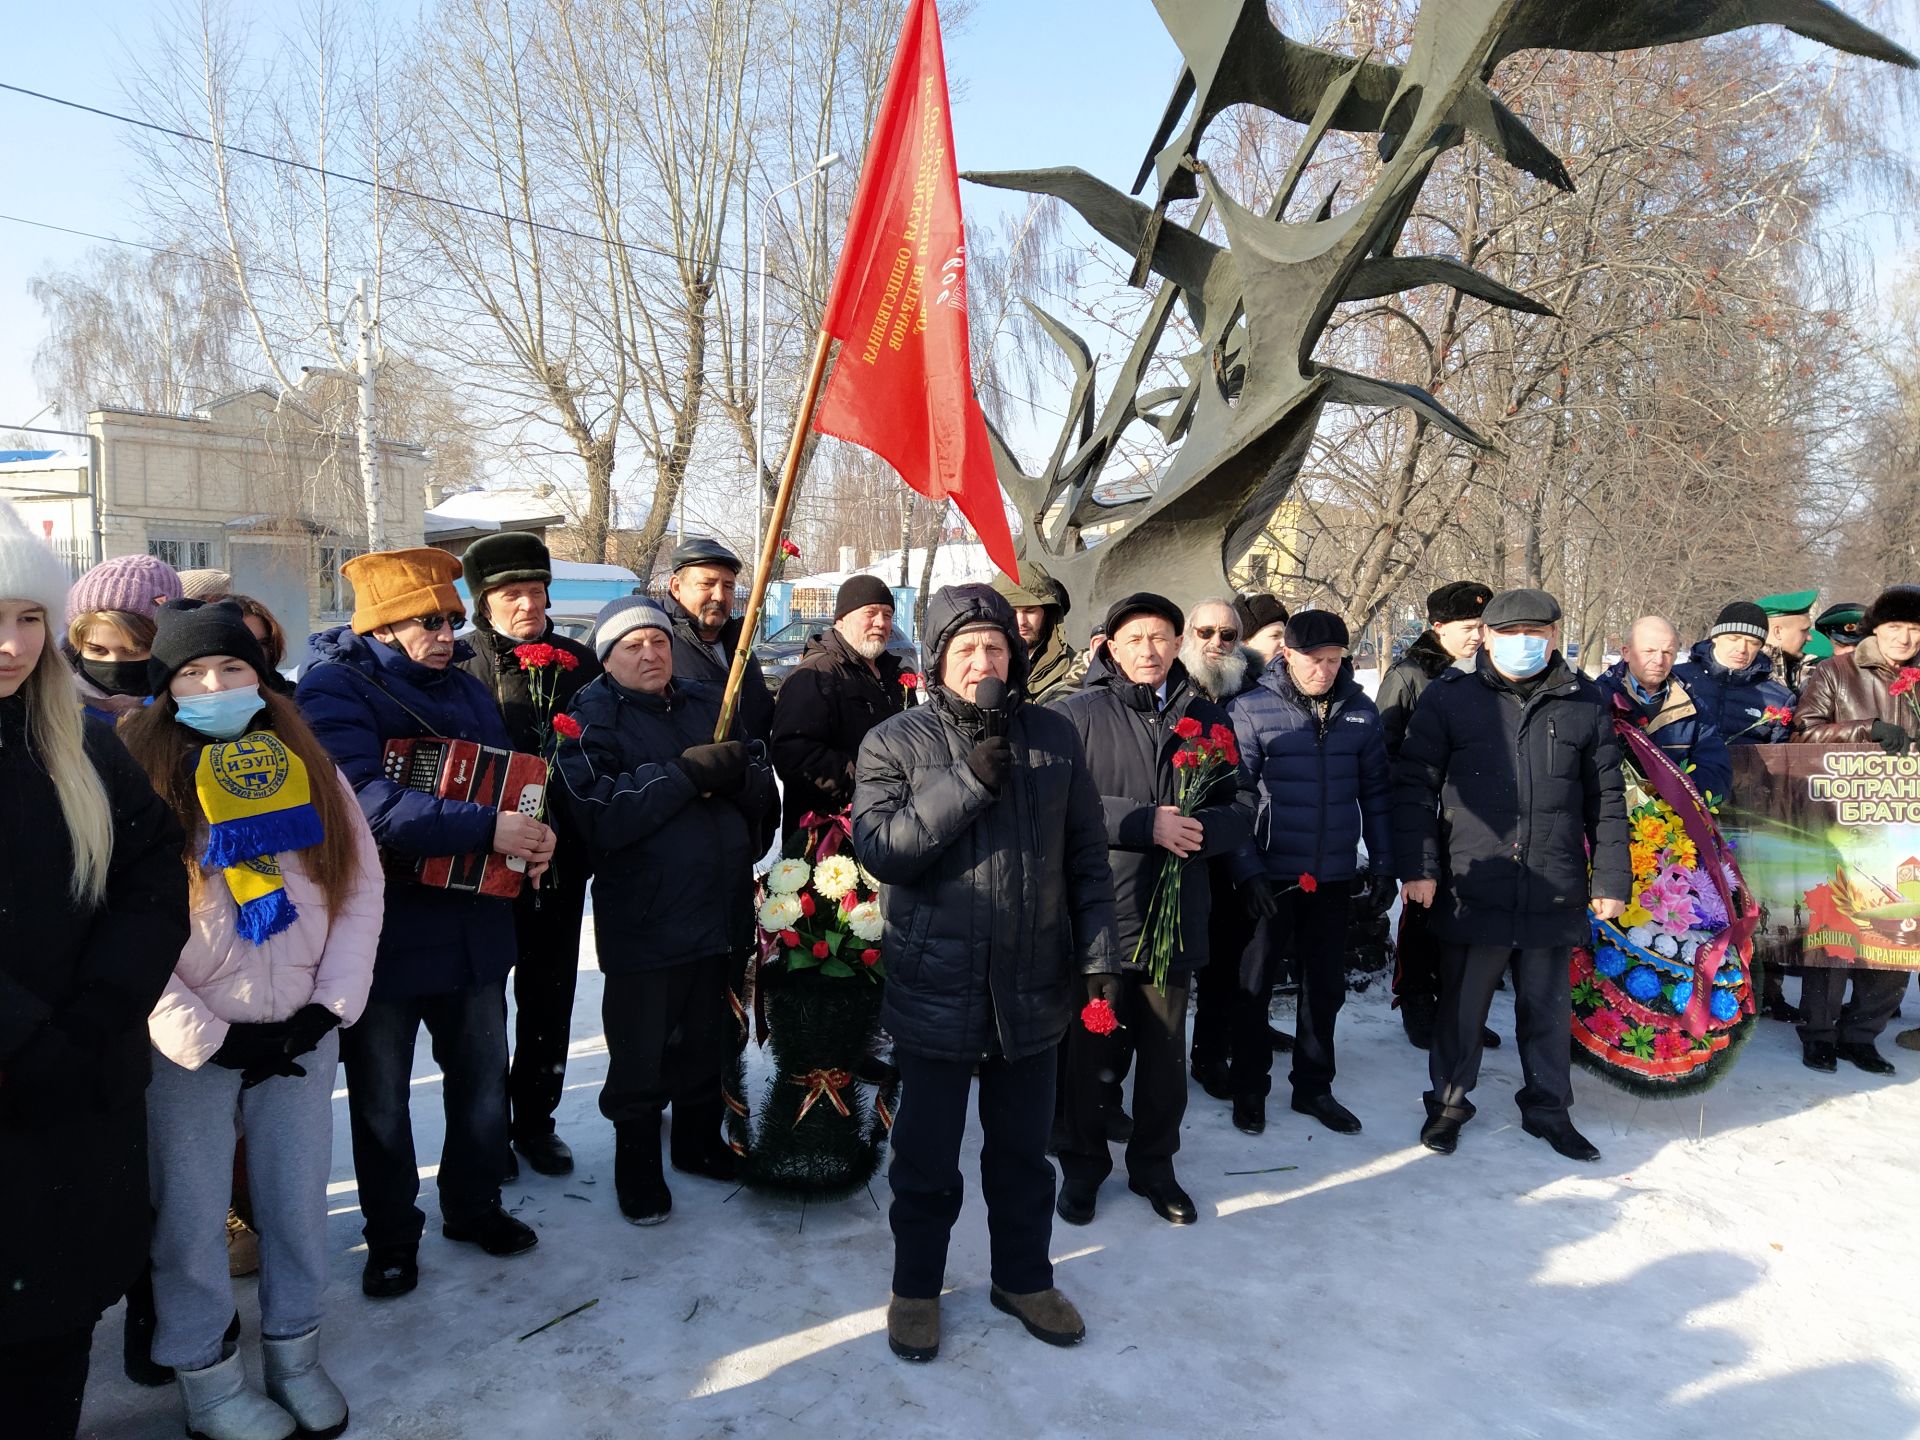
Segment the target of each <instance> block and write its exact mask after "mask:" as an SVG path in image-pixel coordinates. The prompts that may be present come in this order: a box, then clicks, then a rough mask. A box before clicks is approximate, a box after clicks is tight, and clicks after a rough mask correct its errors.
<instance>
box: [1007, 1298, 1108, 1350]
mask: <svg viewBox="0 0 1920 1440" xmlns="http://www.w3.org/2000/svg"><path fill="white" fill-rule="evenodd" d="M989 1298H990V1299H991V1300H992V1301H993V1308H994V1309H996V1310H1003V1311H1005V1312H1006V1313H1007V1314H1009V1315H1011V1316H1013V1318H1014V1319H1016V1320H1018V1321H1019V1322H1020V1323H1021V1324H1022V1325H1024V1326H1026V1327H1027V1333H1028V1334H1029V1335H1031V1336H1033V1338H1034V1339H1036V1340H1044V1341H1046V1342H1047V1344H1049V1345H1078V1344H1079V1343H1080V1342H1081V1341H1082V1340H1084V1339H1086V1338H1087V1322H1086V1321H1084V1320H1082V1319H1081V1318H1080V1312H1079V1311H1078V1310H1076V1309H1074V1308H1073V1302H1072V1301H1071V1300H1069V1299H1067V1297H1066V1296H1064V1295H1062V1294H1061V1293H1060V1292H1059V1291H1058V1290H1035V1291H1034V1292H1033V1293H1032V1294H1030V1295H1013V1294H1009V1293H1008V1292H1007V1291H1005V1290H1002V1289H1001V1288H1000V1287H999V1286H998V1285H995V1286H994V1287H993V1290H992V1293H991V1295H990V1296H989Z"/></svg>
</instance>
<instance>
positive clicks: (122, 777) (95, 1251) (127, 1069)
mask: <svg viewBox="0 0 1920 1440" xmlns="http://www.w3.org/2000/svg"><path fill="white" fill-rule="evenodd" d="M43 663H47V664H51V663H53V662H52V660H50V659H49V660H47V661H44V662H43ZM86 743H87V757H88V759H90V760H91V761H92V762H93V767H94V769H95V770H96V771H97V772H98V773H99V776H100V778H101V780H102V781H103V782H104V784H105V785H106V790H107V803H108V806H109V807H110V808H111V811H112V815H113V859H112V861H111V863H110V865H109V867H108V871H107V888H106V893H105V896H104V898H103V900H102V903H101V904H99V905H97V906H92V907H86V908H82V907H81V906H79V905H78V904H76V903H75V902H74V901H73V900H72V899H71V898H69V896H68V894H67V882H68V880H69V879H70V878H71V876H72V874H73V849H72V846H71V844H70V842H69V841H68V838H67V829H66V826H65V825H64V824H63V823H62V821H61V818H60V801H59V797H58V795H57V794H56V793H55V792H54V788H53V781H52V779H51V778H50V777H49V776H48V775H47V772H46V770H45V769H44V768H43V767H42V766H41V764H40V760H39V758H38V757H37V756H36V755H35V754H34V752H33V750H32V747H31V746H30V745H29V743H28V739H27V725H26V700H25V698H24V697H23V696H20V695H17V694H16V695H11V696H8V697H7V698H6V699H4V700H0V1175H4V1176H5V1177H6V1181H5V1183H4V1185H0V1276H4V1277H5V1281H6V1283H5V1284H0V1345H12V1344H15V1343H18V1342H20V1341H23V1340H34V1339H47V1338H50V1337H52V1336H55V1335H64V1334H67V1333H69V1332H71V1331H74V1330H77V1329H79V1328H80V1327H81V1326H83V1325H90V1324H92V1323H93V1321H94V1319H95V1318H96V1317H97V1316H98V1315H99V1314H100V1312H101V1311H102V1310H103V1309H105V1308H106V1307H107V1306H109V1305H111V1304H113V1302H114V1301H116V1300H118V1299H119V1298H120V1297H121V1296H122V1295H123V1294H125V1293H126V1288H127V1285H128V1284H129V1283H130V1282H131V1281H132V1280H133V1278H134V1277H135V1276H136V1275H138V1274H139V1273H140V1269H141V1267H142V1266H143V1265H144V1264H145V1263H146V1256H147V1233H148V1225H149V1221H150V1218H151V1210H150V1207H149V1205H148V1200H147V1158H146V1135H147V1112H146V1105H145V1101H144V1094H145V1091H146V1088H147V1077H148V1074H149V1071H148V1063H149V1059H150V1056H151V1054H152V1048H151V1046H150V1045H149V1043H148V1039H147V1016H148V1014H149V1013H150V1012H151V1011H152V1009H153V1007H154V1004H155V1002H157V1001H158V1000H159V998H160V992H161V991H162V990H164V989H165V988H166V984H167V979H168V977H169V976H171V975H172V974H173V967H174V965H175V964H176V963H177V962H178V961H179V959H180V950H181V947H182V946H184V945H185V944H186V943H187V933H188V931H187V872H186V869H185V867H183V866H182V865H181V863H180V853H181V850H182V848H183V846H184V844H185V841H184V838H183V837H182V836H181V834H180V827H179V825H178V824H177V823H176V822H175V821H174V818H173V813H172V811H170V810H168V809H167V807H166V806H165V805H164V804H163V803H161V801H160V798H159V797H158V796H156V795H155V794H154V793H153V787H152V786H151V785H149V784H148V783H147V777H146V776H145V775H144V774H143V773H142V772H141V770H140V768H139V767H138V766H137V765H135V764H134V762H133V757H132V756H130V755H128V754H127V752H126V749H125V747H123V746H122V745H121V744H120V742H119V741H118V740H117V739H115V738H114V735H113V732H112V731H111V730H109V729H108V728H107V727H106V726H104V725H101V724H98V723H96V722H92V721H89V722H88V724H87V742H86ZM0 1428H5V1427H0Z"/></svg>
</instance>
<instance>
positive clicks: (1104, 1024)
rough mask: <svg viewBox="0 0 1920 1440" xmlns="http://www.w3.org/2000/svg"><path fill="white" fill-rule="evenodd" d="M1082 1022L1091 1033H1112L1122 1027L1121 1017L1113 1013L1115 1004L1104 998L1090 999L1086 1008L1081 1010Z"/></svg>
mask: <svg viewBox="0 0 1920 1440" xmlns="http://www.w3.org/2000/svg"><path fill="white" fill-rule="evenodd" d="M1080 1023H1081V1024H1082V1025H1084V1026H1086V1027H1087V1032H1088V1033H1089V1034H1091V1035H1111V1034H1112V1033H1113V1032H1114V1031H1116V1030H1118V1029H1119V1028H1120V1017H1119V1016H1118V1015H1116V1014H1114V1013H1113V1006H1111V1005H1109V1004H1108V1003H1107V1002H1106V1001H1104V1000H1089V1001H1088V1002H1087V1004H1086V1008H1085V1009H1083V1010H1082V1011H1081V1012H1080Z"/></svg>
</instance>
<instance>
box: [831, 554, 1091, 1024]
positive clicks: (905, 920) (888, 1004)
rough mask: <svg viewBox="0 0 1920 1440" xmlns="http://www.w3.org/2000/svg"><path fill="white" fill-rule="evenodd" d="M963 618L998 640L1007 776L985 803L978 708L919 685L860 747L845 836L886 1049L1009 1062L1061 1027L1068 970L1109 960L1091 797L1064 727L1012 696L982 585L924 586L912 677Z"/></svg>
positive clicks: (1010, 630) (1021, 676) (1006, 617)
mask: <svg viewBox="0 0 1920 1440" xmlns="http://www.w3.org/2000/svg"><path fill="white" fill-rule="evenodd" d="M978 621H991V622H992V623H993V624H995V625H997V626H999V627H1000V628H1001V629H1002V630H1004V631H1005V632H1006V633H1007V635H1008V636H1009V637H1010V638H1011V640H1012V646H1013V656H1014V659H1013V673H1012V675H1011V676H1010V677H1009V684H1010V687H1011V689H1012V690H1013V694H1014V705H1013V712H1012V716H1011V718H1010V721H1009V726H1008V738H1009V739H1010V740H1011V742H1012V745H1013V752H1014V761H1015V763H1014V770H1013V774H1012V775H1011V776H1010V777H1009V778H1008V780H1007V783H1006V785H1005V786H1004V787H1002V789H1001V791H1000V793H999V794H997V795H996V794H995V793H994V792H993V791H991V790H989V789H987V787H986V786H985V785H983V784H982V783H981V782H980V780H979V778H978V777H977V776H976V775H975V774H974V773H973V771H972V770H971V769H969V768H968V766H967V761H966V756H967V752H968V751H969V750H971V749H972V748H973V746H974V743H975V741H976V740H977V739H978V738H979V735H980V725H981V720H980V712H979V711H977V710H975V709H974V708H973V707H972V706H970V705H967V704H965V703H964V702H962V701H960V700H958V699H956V698H955V697H954V696H953V695H951V694H950V693H948V692H947V691H946V690H944V689H942V688H940V687H939V686H938V685H937V684H929V687H928V696H929V703H927V704H924V705H919V706H916V707H914V708H913V709H911V710H908V711H906V712H905V713H904V714H901V715H895V716H894V717H892V718H891V719H889V720H883V721H882V722H881V723H880V724H879V725H878V726H876V727H875V728H874V729H873V730H872V731H871V732H869V733H868V735H867V738H866V740H865V741H864V742H863V743H862V744H861V746H860V759H859V762H858V765H857V767H856V774H857V778H856V782H855V786H854V795H853V841H854V849H855V853H856V854H857V855H858V856H859V858H860V860H861V863H863V864H864V865H865V866H866V867H867V868H868V869H869V870H870V871H872V872H873V874H874V875H875V876H876V877H877V878H878V879H879V881H880V907H881V910H882V912H883V913H884V915H885V917H886V926H887V928H886V936H885V939H884V940H883V941H882V944H881V949H882V953H883V954H884V955H885V956H886V965H887V986H886V998H885V1000H884V1002H883V1005H882V1009H881V1015H880V1019H881V1023H882V1024H883V1025H884V1026H885V1027H886V1029H887V1031H888V1032H889V1033H890V1034H891V1035H892V1036H893V1038H894V1040H895V1042H896V1043H898V1044H899V1045H901V1046H903V1047H904V1048H906V1049H907V1050H909V1051H911V1052H913V1053H914V1054H918V1055H925V1056H927V1057H929V1058H932V1059H940V1060H979V1059H982V1058H984V1057H986V1056H988V1055H990V1054H992V1053H994V1052H995V1050H996V1049H997V1050H998V1051H999V1053H1001V1054H1003V1055H1005V1056H1006V1057H1007V1058H1009V1059H1014V1060H1018V1059H1022V1058H1024V1057H1026V1056H1029V1055H1037V1054H1040V1053H1041V1052H1043V1051H1045V1050H1048V1049H1051V1048H1052V1047H1053V1046H1055V1045H1057V1044H1059V1042H1060V1037H1061V1036H1062V1035H1063V1034H1065V1033H1066V1029H1067V1022H1068V1020H1069V1019H1070V1018H1071V1016H1072V1013H1073V1005H1072V989H1071V979H1070V977H1071V976H1072V975H1073V974H1074V973H1075V972H1077V971H1087V972H1101V971H1117V970H1119V968H1120V961H1121V956H1120V955H1119V953H1118V951H1117V947H1116V944H1115V940H1114V927H1113V877H1112V874H1111V873H1110V872H1109V870H1108V868H1107V831H1106V825H1105V824H1104V823H1103V821H1102V818H1101V812H1100V792H1099V791H1098V790H1097V789H1095V788H1094V784H1093V777H1092V775H1091V774H1090V773H1089V772H1088V770H1087V764H1086V759H1085V757H1084V755H1082V753H1081V750H1080V740H1079V736H1078V735H1077V734H1076V733H1075V731H1074V728H1073V725H1072V724H1071V723H1070V722H1069V721H1068V720H1067V718H1066V717H1065V716H1064V715H1060V714H1057V713H1056V712H1054V711H1052V710H1048V709H1046V708H1044V707H1042V706H1038V705H1030V704H1026V703H1022V701H1021V697H1020V687H1021V686H1022V685H1024V683H1025V680H1026V656H1025V649H1024V647H1023V646H1021V644H1020V643H1019V640H1018V637H1017V635H1016V632H1015V631H1014V627H1013V611H1012V610H1011V609H1010V608H1009V607H1008V605H1007V603H1006V601H1004V600H1002V599H1001V598H1000V597H999V596H998V595H995V594H994V593H993V591H992V590H990V589H989V588H988V587H986V586H985V585H960V586H953V587H949V588H946V589H943V590H941V591H939V592H938V593H936V594H935V595H934V596H933V598H932V600H931V601H930V602H929V603H928V606H927V633H928V635H929V636H930V637H931V639H932V645H931V647H930V649H929V655H930V657H931V658H930V659H929V661H928V665H927V674H928V676H929V677H933V676H937V675H938V674H939V673H940V666H941V663H942V661H943V659H944V657H945V654H946V648H947V645H948V643H949V642H950V641H951V640H952V639H953V637H954V635H956V634H957V633H958V632H959V631H960V630H961V629H962V628H963V627H964V626H966V625H969V624H972V623H975V622H978Z"/></svg>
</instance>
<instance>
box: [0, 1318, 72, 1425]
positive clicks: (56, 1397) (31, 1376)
mask: <svg viewBox="0 0 1920 1440" xmlns="http://www.w3.org/2000/svg"><path fill="white" fill-rule="evenodd" d="M92 1350H93V1325H92V1324H89V1325H87V1326H86V1327H84V1328H83V1329H79V1330H73V1331H69V1332H68V1333H67V1334H65V1335H50V1336H48V1337H46V1338H45V1339H40V1340H19V1341H16V1342H14V1343H13V1344H11V1345H0V1420H3V1421H4V1423H3V1424H0V1430H3V1431H4V1432H5V1433H6V1434H7V1435H8V1436H9V1437H11V1440H73V1436H74V1435H75V1434H76V1433H77V1432H78V1431H79V1429H80V1402H81V1400H82V1399H84V1398H85V1396H86V1392H87V1364H88V1360H89V1358H90V1357H91V1354H92Z"/></svg>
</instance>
